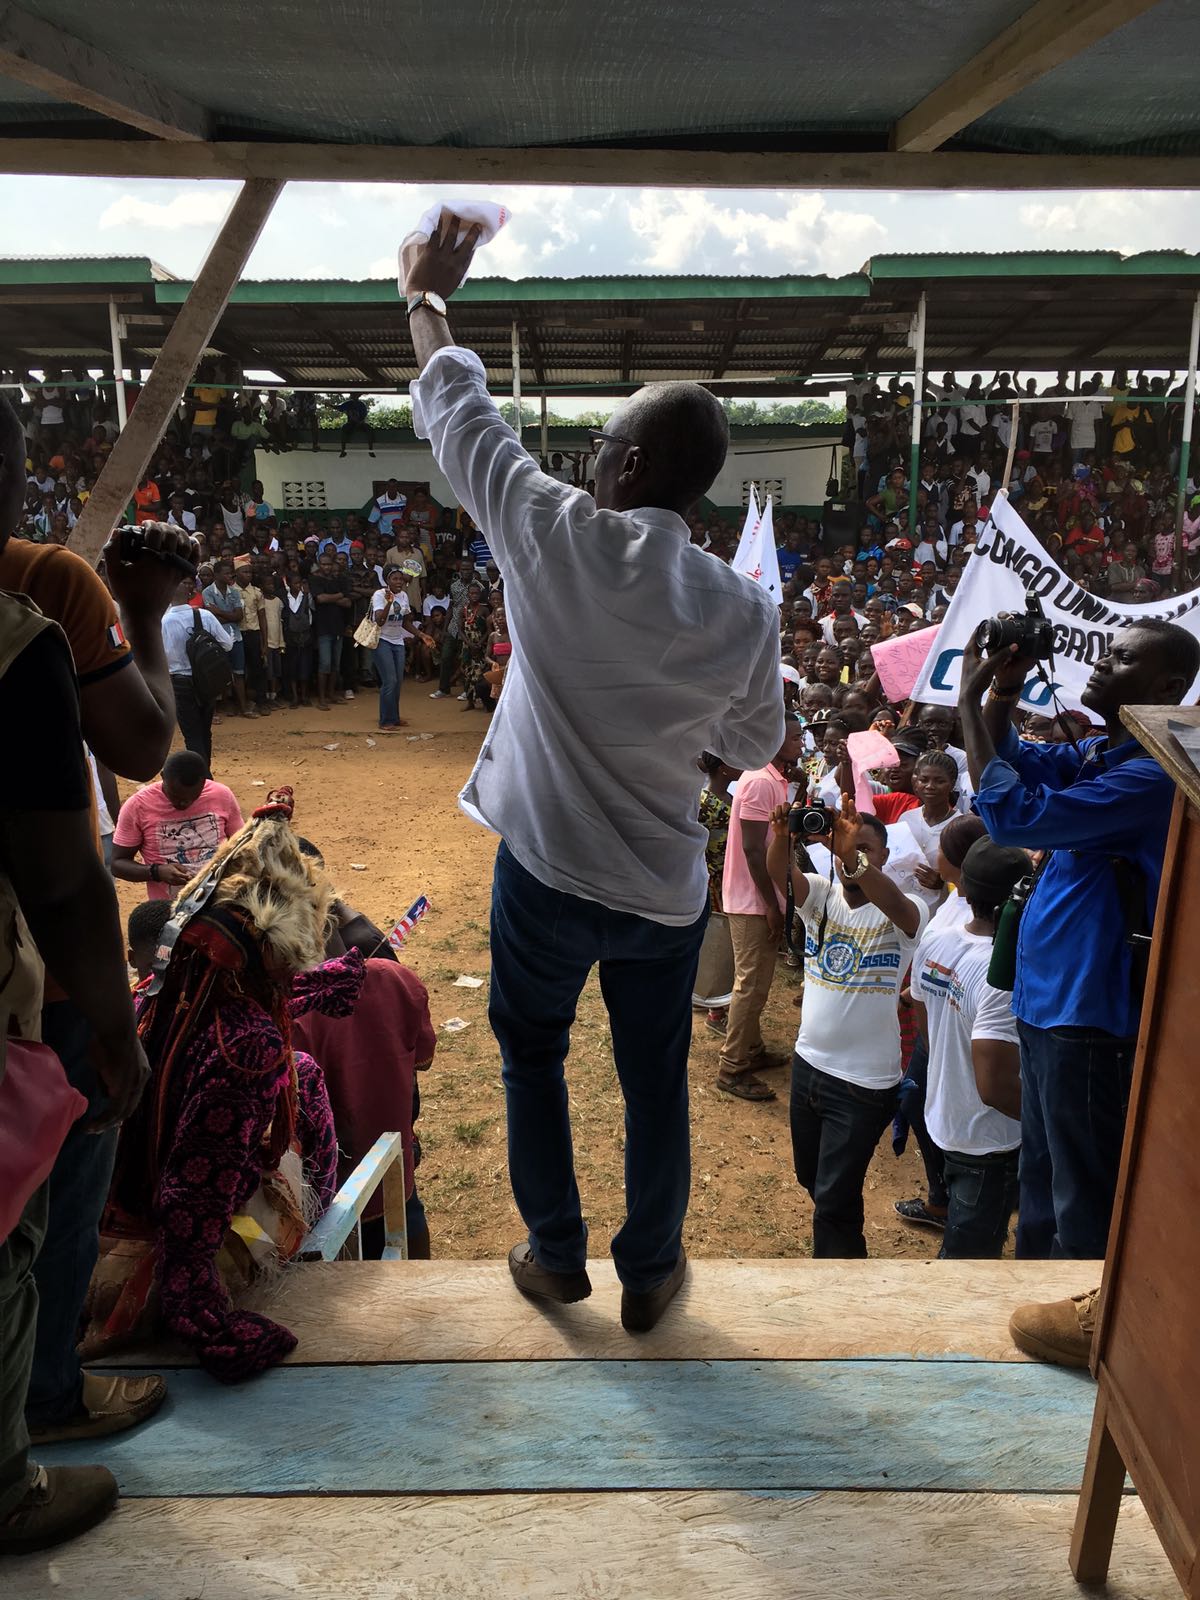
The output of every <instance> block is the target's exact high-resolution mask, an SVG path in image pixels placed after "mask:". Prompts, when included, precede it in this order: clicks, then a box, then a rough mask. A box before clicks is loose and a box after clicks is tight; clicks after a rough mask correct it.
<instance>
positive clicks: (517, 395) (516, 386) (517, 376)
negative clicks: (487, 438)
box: [512, 322, 524, 439]
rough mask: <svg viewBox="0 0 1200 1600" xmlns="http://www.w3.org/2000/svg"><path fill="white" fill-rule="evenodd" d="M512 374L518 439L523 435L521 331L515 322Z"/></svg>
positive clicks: (513, 326)
mask: <svg viewBox="0 0 1200 1600" xmlns="http://www.w3.org/2000/svg"><path fill="white" fill-rule="evenodd" d="M512 372H513V427H514V428H515V429H516V430H517V438H518V439H519V438H520V437H521V435H522V434H523V433H524V429H523V428H522V427H521V330H520V328H519V327H518V326H517V324H516V322H514V323H513V325H512Z"/></svg>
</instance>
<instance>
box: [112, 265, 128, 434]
mask: <svg viewBox="0 0 1200 1600" xmlns="http://www.w3.org/2000/svg"><path fill="white" fill-rule="evenodd" d="M108 333H109V337H110V339H111V340H112V359H113V383H114V384H115V386H116V394H117V425H118V426H119V428H120V430H121V432H122V433H124V432H125V424H126V423H127V422H128V421H129V411H128V408H127V407H126V405H125V356H124V354H123V353H122V350H121V319H120V317H119V316H118V315H117V302H116V301H115V300H114V299H113V298H112V296H111V295H109V297H108Z"/></svg>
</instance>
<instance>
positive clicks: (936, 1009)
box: [912, 838, 1029, 1261]
mask: <svg viewBox="0 0 1200 1600" xmlns="http://www.w3.org/2000/svg"><path fill="white" fill-rule="evenodd" d="M1028 872H1029V857H1028V855H1027V854H1026V853H1025V851H1024V850H1011V849H1004V848H1003V847H1002V846H1000V845H998V844H993V843H992V841H991V840H990V839H986V838H985V839H977V840H976V841H975V843H974V844H973V845H972V846H971V848H970V849H969V850H968V851H967V854H966V857H965V859H964V861H963V867H962V894H963V896H964V898H965V899H966V901H967V903H968V905H969V906H970V909H971V918H970V920H969V921H968V922H966V923H965V924H962V925H959V926H944V927H941V928H939V929H938V930H937V931H936V932H933V931H931V932H929V933H927V934H926V935H925V937H924V938H923V939H922V940H921V943H920V946H919V947H918V949H917V953H916V955H915V957H914V958H913V975H912V996H913V1005H914V1008H915V1010H916V1014H917V1023H918V1026H919V1027H920V1029H921V1032H922V1033H923V1034H924V1035H925V1037H926V1038H927V1039H928V1040H929V1068H928V1079H927V1085H926V1091H925V1125H926V1127H927V1128H928V1130H929V1134H930V1137H931V1138H932V1139H933V1142H934V1143H935V1144H936V1145H937V1146H938V1147H939V1149H940V1150H941V1151H942V1152H943V1155H944V1157H945V1162H944V1166H945V1178H946V1188H947V1190H948V1192H949V1197H950V1198H949V1210H948V1213H947V1216H946V1231H945V1235H944V1237H943V1240H942V1247H941V1249H940V1250H939V1252H938V1254H939V1256H941V1257H943V1258H946V1259H957V1260H977V1261H983V1260H999V1258H1000V1256H1002V1255H1003V1253H1004V1245H1005V1241H1006V1240H1007V1238H1008V1224H1009V1220H1010V1218H1011V1217H1012V1214H1013V1212H1014V1211H1015V1210H1016V1209H1017V1196H1018V1181H1017V1168H1018V1164H1019V1161H1020V1155H1021V1051H1020V1044H1019V1042H1018V1039H1017V1024H1016V1020H1015V1018H1014V1017H1013V1014H1012V993H1011V991H1009V990H1004V989H995V988H993V987H992V985H991V984H990V983H989V982H988V981H987V975H988V964H989V962H990V961H991V959H992V940H993V938H994V937H995V932H996V918H997V916H998V915H999V913H1000V908H1001V906H1002V905H1003V904H1004V902H1005V901H1006V900H1007V899H1008V897H1009V895H1010V894H1011V893H1012V890H1013V887H1014V885H1015V884H1016V883H1017V882H1018V881H1019V880H1020V879H1021V878H1023V877H1025V876H1027V874H1028ZM984 1090H986V1094H984V1093H983V1092H981V1091H984Z"/></svg>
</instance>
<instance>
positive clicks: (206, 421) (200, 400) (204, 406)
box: [192, 384, 224, 438]
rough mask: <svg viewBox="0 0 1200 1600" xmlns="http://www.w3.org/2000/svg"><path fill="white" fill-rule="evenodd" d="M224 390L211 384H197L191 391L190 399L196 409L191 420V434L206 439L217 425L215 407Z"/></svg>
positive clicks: (218, 403) (219, 401)
mask: <svg viewBox="0 0 1200 1600" xmlns="http://www.w3.org/2000/svg"><path fill="white" fill-rule="evenodd" d="M223 393H224V390H222V389H218V388H216V387H214V385H212V384H197V386H196V387H195V388H194V389H193V390H192V398H193V401H194V403H195V407H196V414H195V416H194V417H193V418H192V432H193V433H200V434H203V435H204V436H205V438H207V437H208V435H209V434H210V433H211V432H212V431H213V429H214V428H215V427H216V425H217V407H218V406H219V405H220V403H221V396H222V394H223Z"/></svg>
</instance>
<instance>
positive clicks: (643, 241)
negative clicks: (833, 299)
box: [0, 177, 1200, 278]
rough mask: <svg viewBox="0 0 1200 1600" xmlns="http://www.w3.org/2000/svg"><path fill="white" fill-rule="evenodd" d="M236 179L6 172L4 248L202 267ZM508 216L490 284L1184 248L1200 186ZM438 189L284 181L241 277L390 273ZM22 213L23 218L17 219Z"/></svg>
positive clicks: (576, 207) (702, 194)
mask: <svg viewBox="0 0 1200 1600" xmlns="http://www.w3.org/2000/svg"><path fill="white" fill-rule="evenodd" d="M236 188H237V185H236V184H231V183H215V182H213V183H208V182H200V181H197V180H186V181H178V182H175V181H166V180H163V181H158V180H155V181H149V180H142V181H137V180H128V179H107V178H87V179H81V178H23V177H3V178H0V216H3V217H4V218H5V219H6V222H5V225H4V227H3V229H0V239H2V240H3V244H2V245H0V250H2V251H3V253H5V254H12V255H18V254H21V255H37V256H47V255H148V256H151V257H152V258H153V259H154V260H156V261H157V262H159V263H160V264H161V265H162V266H164V267H166V268H167V269H168V271H170V272H173V273H176V274H177V275H179V276H180V277H190V276H192V275H193V274H194V273H195V271H196V269H197V268H198V266H199V265H200V263H201V261H202V260H203V258H204V254H205V251H206V250H207V248H208V245H209V243H210V242H211V240H212V237H213V235H214V232H215V230H216V228H217V226H218V225H219V223H220V221H221V218H222V217H223V216H224V214H225V211H226V209H227V207H228V205H229V203H230V199H231V197H232V196H233V194H234V193H235V192H236ZM470 196H471V198H476V199H493V200H499V201H501V202H502V203H503V204H505V205H506V206H508V208H509V209H510V211H511V212H512V221H511V222H510V223H509V224H508V226H507V227H506V228H505V229H504V230H503V231H502V232H501V233H500V235H499V236H498V237H497V239H496V240H495V241H494V242H493V243H492V244H491V245H489V246H488V247H487V249H486V250H484V251H482V252H481V253H480V256H479V258H478V262H477V265H476V267H475V269H474V272H475V275H476V276H480V277H485V276H486V277H537V276H548V277H571V276H575V275H578V274H589V273H660V272H661V273H718V274H722V275H730V276H732V275H740V274H760V275H774V274H779V273H814V272H826V273H829V274H831V275H834V276H836V275H838V274H841V273H846V272H856V271H858V269H859V268H860V267H861V266H862V265H863V263H864V262H865V261H866V260H867V259H868V258H869V257H870V256H871V255H873V254H884V253H886V252H889V251H936V250H1018V249H1024V250H1118V251H1121V252H1123V253H1125V254H1133V253H1135V252H1137V251H1139V250H1155V249H1188V248H1194V247H1195V245H1196V243H1197V241H1198V240H1200V193H1196V192H1170V191H1118V190H1107V191H1105V190H1101V191H1088V192H1082V193H1080V192H1071V191H1066V192H1061V191H1059V192H1053V193H1044V194H1043V193H1034V192H1026V193H1018V194H1012V193H1005V194H946V193H937V194H926V193H921V194H912V193H904V194H901V193H888V192H880V191H820V190H793V191H782V190H719V189H601V188H574V189H573V188H566V187H555V188H547V187H532V186H531V187H528V188H525V187H512V188H503V189H500V188H497V189H489V188H486V187H476V188H472V189H471V190H470ZM443 198H451V196H450V195H449V194H447V193H446V192H445V191H442V190H437V189H434V188H431V187H428V186H416V185H402V184H352V183H294V184H289V185H288V187H287V188H286V189H285V190H284V192H283V195H282V197H281V198H280V200H279V202H278V204H277V205H276V207H275V211H274V213H273V215H272V216H271V219H270V221H269V222H268V223H267V226H266V228H265V229H264V231H263V235H262V238H261V239H260V240H259V242H258V245H257V246H256V248H255V251H254V254H253V255H252V256H251V258H250V262H249V264H248V266H247V269H246V273H245V276H246V277H248V278H368V277H390V276H392V275H393V274H394V272H395V270H396V248H397V245H398V244H399V242H400V239H401V238H402V237H403V236H404V234H405V233H407V232H408V231H409V230H410V229H411V228H412V226H413V224H414V223H415V222H416V221H417V219H418V218H419V217H420V215H421V213H422V212H423V211H424V210H425V208H426V207H427V206H428V205H429V204H431V203H432V202H433V201H435V200H438V199H443ZM19 218H23V219H25V220H24V221H23V222H21V223H20V224H19V225H18V224H17V222H16V219H19Z"/></svg>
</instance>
